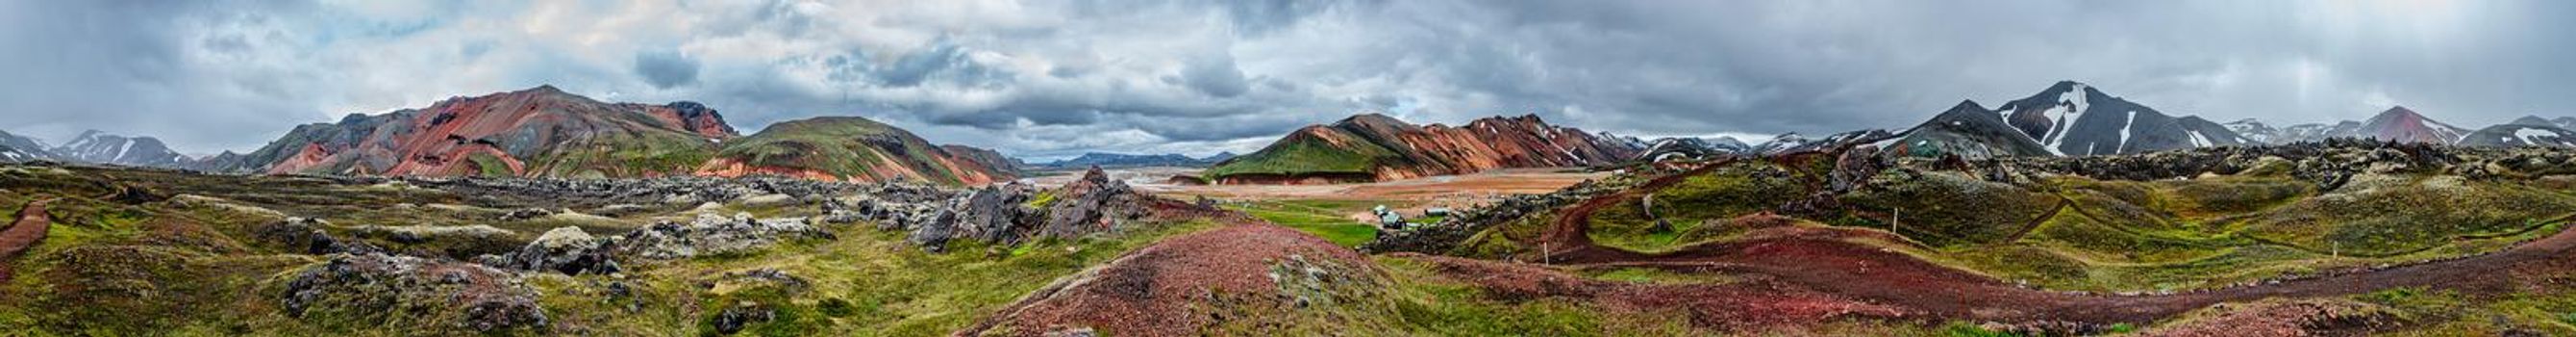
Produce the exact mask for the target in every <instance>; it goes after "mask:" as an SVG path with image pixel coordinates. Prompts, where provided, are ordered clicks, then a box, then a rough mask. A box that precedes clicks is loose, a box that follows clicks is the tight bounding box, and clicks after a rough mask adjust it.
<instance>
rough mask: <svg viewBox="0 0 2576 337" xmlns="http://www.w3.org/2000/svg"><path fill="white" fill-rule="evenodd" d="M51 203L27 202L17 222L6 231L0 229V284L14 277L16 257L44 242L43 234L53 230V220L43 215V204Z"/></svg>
mask: <svg viewBox="0 0 2576 337" xmlns="http://www.w3.org/2000/svg"><path fill="white" fill-rule="evenodd" d="M52 202H53V200H51V199H47V200H37V201H32V202H28V203H27V207H26V208H23V209H19V210H18V221H17V222H15V223H12V224H10V225H9V228H8V229H0V282H6V281H8V280H9V279H10V278H11V277H12V276H14V273H15V272H16V271H14V270H13V269H15V268H14V267H13V266H16V265H17V261H18V256H19V255H23V254H26V253H27V249H28V248H34V247H35V246H36V244H37V243H40V242H42V241H44V240H45V232H46V231H47V230H48V229H51V228H53V225H54V221H53V218H52V217H50V216H47V215H45V204H48V203H52Z"/></svg>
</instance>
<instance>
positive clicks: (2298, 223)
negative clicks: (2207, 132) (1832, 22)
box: [1451, 162, 2576, 292]
mask: <svg viewBox="0 0 2576 337" xmlns="http://www.w3.org/2000/svg"><path fill="white" fill-rule="evenodd" d="M1796 164H1797V163H1796V162H1788V163H1781V162H1737V163H1732V164H1728V165H1730V166H1729V167H1721V168H1717V169H1714V170H1712V171H1711V172H1708V173H1705V174H1702V175H1699V176H1691V177H1686V178H1684V179H1683V180H1681V181H1679V182H1678V183H1675V184H1673V185H1670V186H1666V187H1664V188H1661V189H1657V190H1654V191H1650V192H1651V193H1650V194H1652V195H1654V198H1655V201H1656V204H1655V206H1654V207H1655V210H1654V212H1655V214H1656V215H1659V216H1662V217H1663V218H1664V219H1665V220H1666V221H1668V222H1669V223H1670V224H1671V229H1670V230H1660V231H1659V230H1656V229H1655V228H1654V227H1655V224H1654V222H1653V221H1652V220H1649V218H1647V217H1646V216H1645V212H1644V209H1643V208H1642V207H1643V206H1644V200H1643V196H1642V195H1644V194H1649V193H1638V194H1637V195H1632V196H1625V197H1624V198H1623V199H1621V200H1619V201H1618V202H1616V203H1614V204H1612V206H1606V207H1602V208H1598V209H1595V210H1594V213H1593V214H1592V218H1591V227H1592V228H1591V232H1590V233H1588V234H1589V235H1591V237H1592V239H1593V241H1594V242H1596V243H1599V244H1602V245H1605V246H1612V247H1619V248H1625V249H1630V250H1637V251H1659V250H1668V249H1673V248H1678V247H1682V246H1686V245H1691V244H1696V243H1703V242H1709V241H1722V240H1726V239H1727V238H1729V237H1732V236H1733V235H1734V234H1737V233H1741V232H1742V231H1744V230H1745V228H1742V227H1739V226H1735V225H1734V224H1731V223H1729V222H1728V221H1725V219H1729V218H1733V217H1738V216H1743V215H1747V214H1752V213H1755V212H1765V211H1771V212H1777V213H1780V214H1785V215H1791V216H1802V217H1807V218H1808V219H1809V220H1812V221H1819V222H1823V223H1826V224H1831V225H1837V226H1848V227H1861V228H1874V229H1879V230H1888V229H1890V228H1893V229H1894V232H1896V233H1898V234H1900V235H1903V236H1905V237H1907V238H1908V239H1911V240H1912V241H1913V242H1914V243H1920V244H1923V245H1928V247H1924V246H1916V245H1914V244H1913V243H1886V244H1885V246H1886V247H1888V248H1889V249H1894V250H1898V251H1903V252H1907V253H1909V254H1912V255H1915V256H1917V257H1920V258H1923V259H1925V260H1929V261H1932V262H1935V263H1940V264H1945V265H1950V266H1954V267H1959V268H1961V269H1966V270H1971V271H1975V272H1979V273H1983V274H1987V275H1989V276H1992V277H1995V278H1998V279H2003V280H2007V281H2012V282H2026V283H2029V284H2031V285H2034V286H2039V287H2043V288H2049V289H2064V290H2085V291H2104V292H2121V291H2179V290H2190V289H2204V288H2212V287H2222V286H2228V285H2233V284H2239V283H2244V282H2253V281H2260V280H2264V279H2270V278H2278V277H2284V276H2292V275H2307V274H2315V273H2320V272H2325V271H2332V270H2340V269H2350V268H2359V267H2367V266H2374V265H2385V264H2403V263H2411V262H2418V261H2428V260H2435V259H2441V258H2448V257H2457V256H2464V255H2471V254H2478V253H2482V252H2490V251H2494V250H2497V249H2502V248H2504V247H2508V246H2510V245H2512V244H2514V243H2517V242H2522V241H2527V240H2530V239H2535V238H2538V237H2542V236H2546V235H2550V234H2554V233H2557V232H2558V231H2559V230H2561V229H2563V228H2564V227H2565V225H2566V223H2567V222H2568V217H2569V216H2570V215H2572V214H2576V197H2571V196H2570V194H2568V193H2566V192H2565V191H2554V190H2552V189H2550V188H2548V187H2535V186H2531V185H2527V184H2518V183H2514V182H2511V181H2503V182H2495V181H2466V180H2462V179H2460V178H2458V177H2450V176H2424V175H2418V176H2389V177H2382V178H2380V179H2382V180H2381V181H2379V182H2376V183H2375V184H2376V185H2368V186H2366V187H2346V188H2345V189H2340V190H2335V191H2331V192H2329V191H2320V190H2319V189H2318V188H2317V187H2316V186H2315V185H2314V184H2312V183H2307V182H2303V181H2300V180H2296V179H2294V178H2291V177H2287V176H2280V175H2259V174H2252V175H2242V176H2208V177H2201V178H2196V179H2183V180H2160V181H2106V180H2094V179H2086V178H2083V177H2075V176H2057V177H2053V178H2049V179H2043V180H2041V181H2037V182H2032V183H2029V184H2025V185H2013V184H2003V183H1994V182H1986V181H1982V180H1979V179H1977V178H1975V177H1970V176H1966V175H1962V174H1956V173H1941V172H1922V173H1909V172H1900V171H1890V172H1888V173H1884V174H1881V175H1880V176H1879V177H1877V178H1875V182H1874V183H1873V184H1874V185H1873V186H1869V187H1864V188H1861V189H1859V190H1856V191H1854V192H1852V193H1850V194H1847V195H1844V196H1843V197H1842V198H1840V202H1842V203H1844V205H1845V206H1847V207H1846V208H1842V209H1837V210H1834V211H1831V212H1825V213H1821V214H1818V213H1806V214H1798V213H1795V212H1790V211H1786V210H1784V209H1783V207H1782V205H1783V204H1784V203H1787V202H1790V201H1793V200H1796V199H1798V198H1801V197H1803V196H1806V195H1808V194H1809V193H1813V192H1814V187H1812V186H1817V185H1816V184H1815V182H1816V181H1817V180H1816V179H1817V178H1815V177H1816V176H1818V174H1816V173H1811V172H1806V171H1809V170H1812V168H1806V167H1805V165H1796ZM2426 205H2449V206H2444V207H2427V206H2426ZM1536 218H1540V217H1531V218H1530V219H1536ZM1530 219H1523V220H1520V221H1512V222H1509V223H1507V224H1505V225H1502V226H1495V227H1493V228H1489V229H1487V230H1486V231H1484V232H1481V233H1479V234H1477V235H1476V236H1474V238H1472V239H1470V240H1469V241H1468V244H1467V245H1463V246H1464V247H1471V248H1462V250H1469V251H1467V252H1451V253H1452V255H1461V256H1477V257H1501V256H1509V255H1512V254H1519V253H1529V252H1536V251H1537V250H1539V249H1541V247H1526V246H1525V244H1524V243H1526V242H1531V239H1534V238H1535V237H1536V236H1537V234H1538V233H1540V232H1541V231H1542V230H1543V229H1544V228H1545V227H1546V226H1548V225H1549V224H1550V222H1551V221H1537V220H1530Z"/></svg>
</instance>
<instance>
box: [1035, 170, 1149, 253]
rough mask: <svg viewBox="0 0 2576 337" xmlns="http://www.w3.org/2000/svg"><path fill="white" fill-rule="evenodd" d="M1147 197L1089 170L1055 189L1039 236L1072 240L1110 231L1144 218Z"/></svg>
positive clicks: (1117, 181) (1125, 185) (1123, 183)
mask: <svg viewBox="0 0 2576 337" xmlns="http://www.w3.org/2000/svg"><path fill="white" fill-rule="evenodd" d="M1146 198H1147V197H1146V196H1145V195H1144V194H1140V193H1136V190H1135V189H1134V188H1131V187H1128V186H1127V182H1124V181H1119V180H1115V179H1109V176H1108V175H1107V174H1104V173H1102V172H1101V171H1100V168H1097V167H1094V168H1091V170H1090V171H1085V172H1083V173H1082V179H1081V180H1075V181H1073V182H1072V183H1067V184H1065V185H1064V188H1060V189H1057V190H1056V201H1055V203H1053V204H1051V205H1048V206H1047V212H1046V213H1047V214H1046V223H1045V224H1043V225H1040V226H1039V227H1038V235H1042V236H1049V237H1075V236H1082V235H1084V234H1090V233H1095V232H1104V231H1109V230H1110V229H1111V228H1115V227H1117V225H1118V224H1119V223H1120V222H1123V221H1129V220H1135V219H1136V218H1140V217H1144V216H1145V215H1146V214H1145V213H1146V212H1145V207H1143V206H1144V203H1145V199H1146Z"/></svg>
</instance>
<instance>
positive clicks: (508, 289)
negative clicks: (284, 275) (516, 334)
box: [279, 253, 546, 334]
mask: <svg viewBox="0 0 2576 337" xmlns="http://www.w3.org/2000/svg"><path fill="white" fill-rule="evenodd" d="M294 275H295V276H293V277H292V278H291V279H289V280H288V281H287V282H286V285H285V289H284V291H282V292H280V293H279V294H280V296H282V298H280V299H279V302H281V304H283V306H284V307H285V309H286V313H287V315H289V316H292V317H296V318H300V319H304V320H306V321H307V322H308V323H313V324H316V325H321V326H329V327H339V328H361V329H369V330H377V329H383V330H385V331H411V332H412V333H419V334H477V333H495V332H503V331H536V332H542V331H544V329H545V327H546V314H545V309H544V308H541V307H539V306H538V305H537V293H536V291H534V290H532V289H530V288H528V287H527V286H526V285H524V284H522V283H520V281H519V278H518V276H516V275H513V274H511V273H509V272H507V271H503V270H500V269H495V268H492V267H486V266H483V265H480V264H473V263H463V262H444V261H436V260H429V259H422V258H415V257H406V256H393V255H385V254H374V253H365V254H333V255H331V257H330V260H329V261H327V262H323V263H321V264H317V265H313V266H310V267H305V268H304V269H302V270H301V271H296V272H294Z"/></svg>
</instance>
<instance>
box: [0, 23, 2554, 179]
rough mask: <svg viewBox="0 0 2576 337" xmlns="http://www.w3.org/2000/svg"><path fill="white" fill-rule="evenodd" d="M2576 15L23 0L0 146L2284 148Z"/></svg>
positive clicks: (2541, 106)
mask: <svg viewBox="0 0 2576 337" xmlns="http://www.w3.org/2000/svg"><path fill="white" fill-rule="evenodd" d="M2570 32H2576V1H2457V2H2452V1H2381V2H2362V1H2242V0H2226V1H2152V2H2131V1H1833V0H1792V1H1592V0H1586V1H1483V0H1456V1H1450V0H1402V1H1347V2H1345V1H1313V2H1306V1H1026V2H1020V1H986V0H941V1H868V0H856V1H694V0H682V1H655V0H634V1H520V0H500V1H480V0H466V1H422V2H402V1H377V0H348V1H338V0H330V1H121V0H88V1H48V0H0V47H5V48H7V49H8V51H7V52H0V74H6V76H7V78H8V81H6V82H5V83H0V110H5V111H7V112H6V113H5V115H0V116H6V118H0V129H5V130H9V131H14V132H18V133H22V134H32V135H36V136H40V137H51V138H55V139H60V138H62V137H68V136H71V135H73V134H75V133H78V132H79V131H80V130H83V129H101V130H107V131H110V132H113V133H123V134H141V135H152V136H158V137H161V138H163V139H165V140H168V141H170V142H171V143H173V147H176V148H178V149H179V150H181V151H183V152H191V153H211V152H216V151H221V150H246V149H251V148H256V147H258V146H259V145H261V144H263V143H265V142H267V141H268V140H271V139H274V138H275V137H277V136H279V135H281V134H283V133H284V132H286V130H287V129H289V128H291V127H293V126H294V125H297V124H303V123H313V122H326V121H333V120H337V119H338V117H339V116H341V115H346V114H350V113H368V114H374V113H383V112H387V111H391V110H394V109H400V108H405V107H421V106H426V105H428V104H429V103H431V102H434V101H436V100H439V99H443V98H447V97H450V96H471V95H482V94H487V93H492V92H499V91H509V90H516V89H523V88H528V87H534V86H537V85H540V84H553V85H555V86H557V87H561V88H563V89H564V90H566V91H571V92H574V93H578V94H583V95H588V96H591V97H593V98H599V99H602V100H607V101H631V102H649V103H660V102H668V101H674V100H693V101H699V102H704V103H706V104H707V105H709V106H712V107H715V108H716V109H719V110H721V111H722V112H723V113H724V114H725V116H726V117H727V118H728V119H730V120H731V121H732V122H733V123H734V124H735V126H736V127H738V128H741V129H743V130H744V131H745V132H751V131H754V130H758V129H759V128H760V127H763V126H767V125H769V124H770V123H774V122H778V121H784V120H792V119H798V118H804V117H809V116H819V115H859V116H866V117H870V118H875V119H878V120H883V121H887V122H889V123H892V124H896V125H898V126H903V127H906V128H909V129H912V130H913V131H915V132H917V133H920V134H922V135H923V136H925V137H927V138H930V139H931V140H932V141H934V142H941V143H960V144H968V145H975V146H983V147H991V148H997V149H1001V150H1003V151H1004V152H1005V153H1008V154H1012V155H1016V156H1023V157H1030V158H1037V159H1046V158H1058V157H1065V156H1069V155H1072V154H1075V153H1079V152H1081V151H1090V150H1099V151H1114V152H1139V153H1158V152H1181V153H1189V154H1194V155H1203V154H1209V153H1214V152H1216V151H1222V150H1232V151H1238V152H1243V151H1250V150H1253V149H1257V148H1259V147H1260V146H1261V145H1262V144H1265V143H1267V142H1268V141H1270V140H1272V139H1274V138H1276V137H1278V136H1279V135H1281V134H1283V133H1285V132H1287V131H1289V130H1292V129H1294V128H1296V127H1298V126H1301V125H1306V124H1313V123H1324V122H1330V121H1333V120H1336V119H1339V118H1341V117H1344V116H1348V115H1350V114H1353V113H1357V112H1371V111H1377V112H1385V113H1388V114H1390V115H1394V116H1397V117H1399V118H1403V119H1406V120H1410V121H1415V122H1419V123H1433V122H1438V123H1452V124H1455V123H1460V122H1464V121H1466V120H1470V119H1474V118H1477V117H1481V116H1491V115H1504V114H1508V115H1519V114H1528V113H1535V114H1538V115H1540V116H1542V117H1545V118H1546V119H1547V120H1549V121H1551V122H1554V123H1558V124H1566V125H1572V126H1578V127H1583V128H1586V129H1593V130H1606V131H1612V132H1618V133H1623V134H1636V135H1709V134H1773V133H1780V132H1801V133H1810V134H1815V133H1829V132H1836V131H1843V130H1849V129H1855V128H1898V127H1904V126H1908V125H1910V124H1912V123H1914V122H1918V121H1920V120H1921V119H1923V118H1927V117H1929V116H1930V115H1931V114H1933V113H1936V112H1939V111H1940V110H1942V109H1944V108H1947V107H1949V106H1950V105H1951V104H1954V103H1956V102H1958V101H1959V100H1962V99H1975V100H1977V101H1979V102H1982V103H1986V104H1988V105H1993V104H1996V103H1999V102H2001V101H2005V100H2009V99H2012V98H2017V97H2021V96H2027V95H2030V94H2031V93H2034V92H2037V91H2039V90H2040V89H2043V88H2044V87H2046V86H2047V85H2049V84H2050V83H2052V82H2055V81H2058V80H2069V79H2071V80H2077V81H2083V82H2087V83H2090V84H2093V85H2095V86H2096V87H2100V88H2103V89H2105V90H2106V91H2108V92H2110V93H2112V94H2114V95H2120V96H2125V97H2127V98H2129V99H2131V100H2132V101H2137V102H2140V103H2143V104H2147V105H2149V106H2153V107H2156V108H2158V109H2160V110H2164V111H2166V112H2168V113H2174V114H2195V115H2202V116H2206V117H2208V118H2210V119H2213V120H2221V121H2225V120H2234V119H2239V118H2247V117H2255V118H2262V119H2264V120H2267V121H2271V122H2273V123H2274V124H2287V123H2295V122H2320V121H2332V120H2341V119H2363V118H2367V117H2368V115H2369V114H2371V113H2373V112H2377V111H2379V110H2382V109H2385V108H2387V107H2388V106H2390V105H2399V104H2402V105H2405V106H2407V107H2410V108H2413V109H2415V110H2418V111H2422V112H2425V113H2426V114H2429V115H2432V116H2434V118H2437V119H2442V120H2445V121H2448V122H2451V123H2453V124H2458V125H2462V126H2468V127H2475V126H2482V125H2488V124H2494V123H2501V122H2503V121H2505V120H2508V119H2511V118H2513V117H2516V116H2521V115H2525V114H2538V115H2544V116H2570V115H2576V67H2569V66H2567V65H2565V64H2564V62H2569V61H2571V60H2576V37H2570V36H2569V35H2568V34H2569V33H2570Z"/></svg>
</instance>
